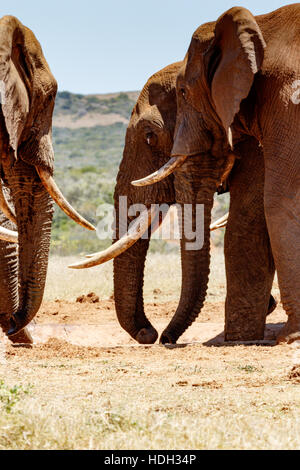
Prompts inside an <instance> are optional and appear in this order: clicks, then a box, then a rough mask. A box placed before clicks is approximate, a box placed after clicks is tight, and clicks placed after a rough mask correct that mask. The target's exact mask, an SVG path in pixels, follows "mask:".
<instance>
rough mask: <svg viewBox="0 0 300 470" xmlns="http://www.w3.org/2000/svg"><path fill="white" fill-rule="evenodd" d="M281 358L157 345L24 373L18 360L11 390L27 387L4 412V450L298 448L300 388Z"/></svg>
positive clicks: (51, 363) (46, 363)
mask: <svg viewBox="0 0 300 470" xmlns="http://www.w3.org/2000/svg"><path fill="white" fill-rule="evenodd" d="M278 348H279V347H278ZM276 349H277V348H266V347H252V348H249V347H248V348H246V347H243V346H239V347H235V348H227V349H226V348H211V349H210V348H205V347H203V346H192V347H191V346H189V347H187V348H184V349H172V350H168V349H166V348H162V347H159V346H154V347H152V348H151V350H149V349H146V348H131V350H130V353H129V352H127V351H125V350H122V349H119V350H113V349H112V350H102V351H101V357H100V358H94V359H93V360H91V359H90V360H89V361H87V360H85V361H83V360H80V359H76V360H72V359H71V360H70V359H66V358H57V357H56V358H55V357H54V358H53V359H51V360H41V359H38V360H34V361H33V362H32V363H31V364H27V366H26V365H25V364H24V362H23V361H21V360H20V358H15V359H14V363H13V364H12V363H11V362H10V361H9V362H10V367H9V373H8V374H7V377H6V383H7V384H9V385H12V384H15V383H16V382H17V383H18V384H19V385H20V384H21V385H22V386H23V388H24V389H28V384H29V383H30V384H31V386H30V389H29V390H30V392H29V394H28V395H25V394H24V395H22V394H21V396H20V400H19V401H18V403H17V404H16V405H15V406H14V407H13V409H12V411H10V412H6V411H5V410H4V409H2V410H1V415H0V449H1V448H2V449H7V448H9V449H79V448H81V449H296V448H299V447H300V418H299V416H300V415H299V412H300V402H299V385H300V384H299V383H297V382H293V381H292V380H290V379H289V377H288V375H289V374H288V373H289V370H290V365H291V362H290V361H291V357H289V356H290V350H289V349H288V348H287V347H286V348H285V347H280V351H279V350H277V351H276ZM128 353H129V354H128ZM278 353H279V354H278ZM274 356H275V357H276V360H275V361H274ZM280 356H281V357H282V356H283V357H284V356H285V358H284V360H281V361H279V357H280ZM12 365H13V367H12ZM2 371H3V369H2ZM3 372H4V371H3ZM21 377H22V378H21ZM0 407H1V405H0Z"/></svg>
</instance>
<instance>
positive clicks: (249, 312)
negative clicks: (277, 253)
mask: <svg viewBox="0 0 300 470" xmlns="http://www.w3.org/2000/svg"><path fill="white" fill-rule="evenodd" d="M182 66H183V63H182V62H179V63H175V64H171V65H169V66H167V67H166V68H164V69H163V70H161V71H159V72H157V73H156V74H154V75H153V76H152V77H151V78H150V79H149V80H148V81H147V83H146V85H145V86H144V88H143V90H142V92H141V94H140V96H139V98H138V100H137V103H136V105H135V107H134V109H133V111H132V115H131V119H130V122H129V125H128V128H127V133H126V140H125V147H124V152H123V159H122V161H121V164H120V168H119V173H118V176H117V183H116V188H115V194H114V200H115V214H116V224H115V229H116V238H117V240H118V241H116V242H115V243H114V244H113V245H112V246H111V247H109V248H108V249H107V250H105V251H104V252H101V253H98V254H94V255H91V256H92V257H89V258H90V259H89V260H88V261H82V262H80V263H77V264H75V265H72V266H70V267H72V268H76V269H80V268H89V267H92V266H96V265H98V264H101V263H103V262H106V261H108V260H109V259H112V258H114V297H115V306H116V313H117V317H118V320H119V323H120V324H121V326H122V327H123V328H124V330H126V331H127V332H128V333H129V335H130V336H131V337H132V338H134V339H135V340H136V341H138V342H139V343H141V344H152V343H154V342H155V341H156V340H157V338H158V333H157V331H156V330H155V328H154V327H153V326H152V325H151V323H150V322H149V320H148V319H147V317H146V315H145V311H144V303H143V279H144V265H145V258H146V254H147V250H148V246H149V238H150V237H149V236H148V237H142V235H143V234H144V233H145V232H147V230H148V227H149V225H150V224H151V221H152V222H153V223H152V226H151V230H150V232H151V231H152V233H153V231H154V229H155V228H156V227H157V226H158V225H159V224H160V222H161V219H162V216H161V219H160V220H159V219H158V215H157V212H158V209H157V207H155V205H160V204H167V205H168V206H170V205H172V204H175V203H177V204H178V205H179V207H182V206H183V205H184V204H186V203H187V204H191V205H192V206H193V209H195V206H196V204H204V206H205V221H206V222H207V224H206V229H205V235H206V237H205V238H206V239H205V245H204V248H203V249H202V250H188V249H187V248H186V242H187V240H186V239H185V238H183V239H182V240H181V258H182V291H181V298H180V301H179V305H178V308H177V311H176V313H175V315H174V317H173V319H172V320H171V322H170V324H169V325H168V326H167V328H166V329H165V331H164V332H163V334H162V335H161V338H160V341H161V342H162V343H176V341H177V340H178V338H179V337H180V336H181V335H182V333H183V332H184V331H185V330H186V329H187V328H188V327H189V326H190V325H191V324H192V323H193V321H194V320H195V319H196V318H197V316H198V314H199V312H200V310H201V308H202V305H203V303H204V300H205V295H206V290H207V282H208V274H209V245H210V239H209V228H210V221H208V219H209V217H210V211H211V208H212V205H213V196H214V193H215V192H216V191H217V186H218V184H216V182H218V183H219V181H220V180H221V176H222V175H223V173H224V164H225V163H226V158H224V159H223V160H224V162H223V163H222V164H221V165H220V162H219V160H218V159H217V158H211V157H210V155H208V156H207V157H206V158H205V157H204V160H203V158H202V156H201V157H197V158H196V159H195V160H193V161H191V164H193V170H194V171H193V172H190V173H186V174H187V177H186V178H182V175H180V177H179V175H177V174H174V175H170V176H169V177H167V178H166V179H164V180H163V181H162V182H160V183H158V184H157V185H153V186H147V187H141V188H134V187H133V186H132V185H131V181H132V179H133V178H139V177H141V176H142V175H143V174H145V172H147V171H148V172H151V171H153V169H155V168H157V166H158V165H160V164H163V163H165V162H167V160H168V158H169V155H170V152H171V150H172V146H173V135H174V131H175V123H176V112H177V101H176V79H177V75H178V73H179V71H180V70H181V68H182ZM240 152H241V154H245V155H244V157H245V160H247V161H248V160H250V164H251V165H252V170H253V176H251V175H249V174H248V172H245V171H244V168H245V165H244V158H243V159H241V161H240V164H239V165H236V168H235V169H234V173H235V177H234V178H232V179H233V181H232V184H230V186H232V191H233V194H234V196H233V198H234V200H235V202H234V203H233V202H232V204H231V208H230V211H231V212H230V218H231V219H232V220H233V221H234V222H233V223H234V224H235V227H236V228H235V229H234V230H237V227H238V226H239V224H240V221H239V220H235V219H236V217H238V216H239V211H245V212H247V211H249V209H248V206H249V205H251V206H252V207H253V211H254V212H253V217H252V219H251V220H250V218H249V224H248V225H247V226H246V225H243V232H244V231H245V230H246V229H249V228H251V224H253V221H255V220H257V226H255V228H254V229H253V235H254V236H255V240H254V241H253V244H258V245H260V244H261V245H262V246H261V249H260V251H259V255H260V257H261V258H260V261H261V264H260V266H259V267H257V266H256V264H255V262H253V260H249V256H248V260H247V261H248V263H249V266H248V267H247V268H245V269H248V273H249V274H248V277H247V279H246V275H245V281H246V280H247V282H246V283H245V284H244V285H243V287H244V290H245V291H243V296H241V295H239V296H238V307H239V308H240V310H242V314H243V316H244V317H245V322H248V324H249V329H252V330H256V326H255V322H256V321H257V317H259V318H260V317H263V316H266V314H267V313H268V311H272V310H273V309H274V307H275V305H276V303H275V300H274V299H273V297H270V291H271V286H272V281H273V275H274V266H273V260H272V253H271V250H270V247H269V239H268V233H267V229H266V224H265V219H264V213H263V177H264V168H263V161H262V155H261V150H260V148H259V146H258V145H257V143H256V142H255V141H254V139H249V141H248V142H247V145H244V146H241V148H240ZM200 165H201V167H200ZM252 180H253V185H252V187H251V191H250V190H249V186H250V185H251V183H252ZM191 188H193V190H194V193H195V194H194V195H192V197H191V196H190V195H191V193H192V192H191ZM238 193H240V194H238ZM122 196H126V197H127V199H128V201H127V204H128V207H131V206H132V205H135V204H141V203H142V204H143V206H146V207H147V209H146V210H145V211H143V212H142V214H141V215H140V217H139V218H138V219H137V220H136V223H135V226H134V227H135V229H136V230H137V232H138V233H136V232H135V231H134V229H131V230H130V232H131V233H130V232H128V233H125V232H126V230H127V227H128V224H129V223H131V222H132V219H133V214H132V216H130V215H128V219H127V211H126V219H125V221H123V222H120V215H119V214H120V211H121V207H120V206H121V205H122V204H123V203H122V199H121V197H122ZM240 198H241V199H242V201H241V205H242V206H243V207H242V209H240V210H238V209H237V207H236V206H237V200H238V199H240ZM151 207H154V210H153V212H151V211H152V209H151ZM149 214H150V216H149ZM153 219H154V220H153ZM216 226H220V224H218V223H216V225H214V226H213V227H212V228H214V227H216ZM237 231H238V230H237ZM120 232H122V233H123V234H124V235H123V236H121V233H120ZM149 235H150V234H149ZM237 236H238V235H237ZM259 237H261V241H260V239H259ZM244 245H245V243H244ZM229 256H232V257H235V256H236V248H235V246H233V247H232V251H231V253H230V254H229ZM242 262H243V263H244V264H245V265H246V260H243V261H242ZM239 263H240V260H237V261H236V268H237V267H238V264H239ZM252 265H253V267H252ZM251 275H253V276H254V275H255V276H256V278H257V279H255V281H254V282H252V281H251V278H250V277H251ZM248 316H250V320H248Z"/></svg>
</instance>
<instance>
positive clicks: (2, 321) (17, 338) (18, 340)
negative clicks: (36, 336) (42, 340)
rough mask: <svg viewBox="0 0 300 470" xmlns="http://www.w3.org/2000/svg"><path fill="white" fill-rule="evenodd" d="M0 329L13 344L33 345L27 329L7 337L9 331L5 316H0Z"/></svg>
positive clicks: (8, 321)
mask: <svg viewBox="0 0 300 470" xmlns="http://www.w3.org/2000/svg"><path fill="white" fill-rule="evenodd" d="M0 328H2V330H3V333H5V335H6V336H7V337H8V338H9V340H10V341H11V342H12V343H13V344H33V339H32V336H31V334H30V333H29V331H28V329H27V328H24V330H22V331H20V332H19V333H17V334H16V335H14V336H9V335H8V331H9V329H10V320H9V318H7V317H6V316H5V317H4V316H3V315H1V316H0Z"/></svg>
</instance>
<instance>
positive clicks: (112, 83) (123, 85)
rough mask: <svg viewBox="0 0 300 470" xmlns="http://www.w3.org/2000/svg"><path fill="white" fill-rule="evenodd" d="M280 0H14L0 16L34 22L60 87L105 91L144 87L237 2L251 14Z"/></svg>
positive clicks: (274, 5)
mask: <svg viewBox="0 0 300 470" xmlns="http://www.w3.org/2000/svg"><path fill="white" fill-rule="evenodd" d="M289 3H291V2H284V1H278V0H264V1H258V0H253V1H242V2H235V1H234V0H232V1H225V0H210V1H209V0H208V1H204V2H203V1H202V2H201V1H200V0H151V1H148V2H146V1H143V0H139V1H138V0H127V1H121V0H105V1H103V0H85V1H82V0H81V1H78V0H72V1H70V0H50V2H43V1H41V0H26V1H24V0H9V2H5V6H3V7H1V10H0V11H1V16H3V15H6V14H10V15H14V16H17V17H18V18H19V19H20V20H21V21H22V23H24V24H25V25H26V26H28V27H29V28H31V29H32V30H33V32H34V33H35V35H36V36H37V38H38V40H39V41H40V43H41V44H42V47H43V50H44V54H45V56H46V59H47V61H48V62H49V65H50V67H51V69H52V72H53V74H54V75H55V77H56V79H57V81H58V84H59V89H60V90H69V91H72V92H75V93H108V92H115V91H128V90H139V89H141V88H142V87H143V85H144V83H145V82H146V81H147V79H148V77H149V76H150V75H152V74H153V73H154V72H156V71H158V70H159V69H161V68H162V67H164V66H166V65H168V64H170V63H172V62H175V61H177V60H181V59H182V58H183V57H184V55H185V52H186V50H187V48H188V45H189V42H190V39H191V36H192V34H193V32H194V30H195V29H196V28H197V27H198V26H199V25H200V24H202V23H205V22H206V21H212V20H215V19H217V18H218V17H219V16H220V15H221V14H222V13H223V12H224V11H226V10H227V9H229V8H231V7H232V6H236V5H242V6H244V7H246V8H248V9H249V10H251V11H252V13H254V14H262V13H267V12H268V11H272V10H274V9H276V8H279V7H281V6H283V5H286V4H289Z"/></svg>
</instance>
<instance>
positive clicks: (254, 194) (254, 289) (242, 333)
mask: <svg viewBox="0 0 300 470" xmlns="http://www.w3.org/2000/svg"><path fill="white" fill-rule="evenodd" d="M239 152H240V154H241V160H240V161H239V163H238V166H237V168H236V169H235V171H234V173H233V176H232V180H231V182H230V215H229V220H228V224H227V229H226V235H225V264H226V277H227V297H226V304H225V340H226V341H251V340H260V339H263V338H264V329H265V321H266V315H267V314H268V313H270V312H271V311H273V310H274V308H275V307H276V302H275V299H274V298H273V297H272V296H271V295H270V294H271V288H272V283H273V279H274V271H275V268H274V261H273V255H272V251H271V246H270V241H269V235H268V231H267V226H266V221H265V215H264V205H263V193H264V161H263V155H262V153H261V150H260V148H259V147H258V143H257V141H256V140H255V139H253V138H248V139H247V140H246V141H244V142H243V143H241V144H240V145H239Z"/></svg>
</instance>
